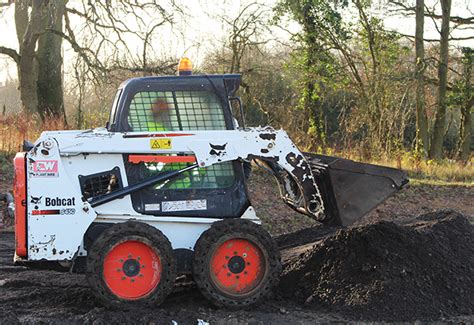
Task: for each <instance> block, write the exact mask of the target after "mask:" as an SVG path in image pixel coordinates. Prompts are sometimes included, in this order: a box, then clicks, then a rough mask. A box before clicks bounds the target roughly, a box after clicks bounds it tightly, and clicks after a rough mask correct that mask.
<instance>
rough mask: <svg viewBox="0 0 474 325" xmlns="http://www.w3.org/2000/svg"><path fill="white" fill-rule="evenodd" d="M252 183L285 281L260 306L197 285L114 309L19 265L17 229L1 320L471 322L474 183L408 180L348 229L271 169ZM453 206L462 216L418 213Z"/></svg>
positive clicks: (3, 273)
mask: <svg viewBox="0 0 474 325" xmlns="http://www.w3.org/2000/svg"><path fill="white" fill-rule="evenodd" d="M0 187H3V188H5V187H9V184H6V183H5V182H3V183H2V184H0ZM0 190H1V189H0ZM249 190H250V192H251V197H252V199H253V203H254V205H255V206H256V209H257V212H258V213H259V216H261V218H262V219H263V221H264V226H265V227H266V228H267V229H268V230H269V231H270V232H271V233H272V234H273V235H274V236H275V237H276V239H277V242H278V244H279V246H280V248H281V250H282V256H283V262H284V271H283V275H282V281H281V284H280V286H279V288H278V289H277V290H276V291H275V293H274V295H273V296H272V297H271V298H270V299H267V300H266V301H264V302H263V303H262V304H261V305H259V306H257V307H253V308H250V309H248V310H241V311H237V312H236V311H228V310H222V309H216V308H214V307H213V306H212V305H210V304H209V303H208V302H206V300H205V299H204V298H203V297H202V296H201V295H200V293H199V292H198V290H196V289H195V288H194V287H193V286H192V285H191V286H189V287H186V288H185V289H183V288H180V289H177V290H176V292H174V293H173V294H172V295H171V296H170V297H168V299H167V301H166V302H165V303H164V304H163V305H161V306H160V307H157V308H153V309H139V310H130V311H123V310H121V311H115V310H107V309H105V308H103V307H101V306H100V304H99V303H98V301H96V300H95V298H94V297H93V296H92V294H91V292H90V290H89V288H88V286H87V283H86V281H85V279H84V277H83V275H80V274H69V273H64V272H55V271H46V270H31V269H27V268H25V267H18V266H13V265H12V254H13V248H14V236H13V234H12V233H11V232H5V231H3V232H0V323H2V324H3V323H6V324H12V323H16V322H27V323H30V322H32V323H38V322H48V323H64V322H67V323H91V324H106V323H107V324H108V323H159V324H162V323H164V324H166V323H172V321H173V320H174V321H176V322H178V324H196V323H197V320H198V319H202V320H205V321H207V322H211V323H221V324H240V323H252V324H259V323H265V324H266V323H269V324H270V323H278V324H285V323H291V324H293V323H321V322H330V321H360V320H362V321H414V320H422V321H426V322H431V321H435V320H437V321H454V322H460V321H461V322H467V323H470V322H474V296H473V293H474V284H473V281H474V269H473V265H474V260H473V259H474V244H473V241H472V238H473V237H472V236H473V234H474V232H473V229H472V222H473V221H474V220H473V216H474V206H473V204H472V202H474V188H473V187H460V186H434V185H420V184H418V185H414V186H410V187H408V188H406V189H405V190H404V191H402V192H400V193H399V194H398V195H396V196H395V197H393V198H391V199H389V200H388V201H387V202H386V203H384V204H383V205H382V206H380V207H379V208H378V209H377V210H376V211H374V212H372V213H371V214H370V215H368V216H366V217H364V218H363V219H362V220H360V222H359V223H358V224H357V225H356V226H355V227H352V228H350V229H347V230H338V229H336V228H330V229H327V228H322V227H319V226H318V225H317V223H315V222H312V221H311V220H308V219H307V218H306V217H303V216H301V215H298V214H296V213H293V212H292V211H291V210H289V209H288V208H287V207H286V206H285V205H284V204H283V203H280V201H278V197H277V196H278V195H277V189H276V187H275V186H273V183H272V182H271V180H270V179H269V178H268V177H266V176H263V175H261V174H256V175H254V177H253V181H252V183H251V184H250V185H249ZM446 207H447V208H454V209H456V210H458V211H459V212H461V213H462V215H461V214H458V213H455V212H452V211H444V212H443V211H441V212H436V213H434V214H428V215H425V216H422V217H420V216H419V215H420V214H424V213H427V212H430V211H438V210H439V209H440V208H446ZM282 234H286V235H283V236H279V235H282Z"/></svg>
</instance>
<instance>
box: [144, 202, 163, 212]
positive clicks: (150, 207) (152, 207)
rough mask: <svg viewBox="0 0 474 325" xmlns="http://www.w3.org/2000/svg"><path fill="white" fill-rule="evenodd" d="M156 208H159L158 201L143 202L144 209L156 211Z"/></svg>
mask: <svg viewBox="0 0 474 325" xmlns="http://www.w3.org/2000/svg"><path fill="white" fill-rule="evenodd" d="M158 210H160V204H159V203H150V204H145V211H158Z"/></svg>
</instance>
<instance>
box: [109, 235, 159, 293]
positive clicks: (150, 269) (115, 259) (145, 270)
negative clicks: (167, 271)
mask: <svg viewBox="0 0 474 325" xmlns="http://www.w3.org/2000/svg"><path fill="white" fill-rule="evenodd" d="M161 273H162V265H161V258H160V255H158V254H157V251H155V250H154V249H153V248H152V247H150V246H149V245H148V244H145V243H143V242H140V241H136V240H129V241H125V242H122V243H120V244H118V245H116V246H115V247H113V248H112V249H111V250H110V251H109V252H108V253H107V255H106V257H105V259H104V273H103V274H104V280H105V283H106V284H107V286H108V288H109V289H110V291H111V292H112V293H113V294H115V295H116V296H118V297H120V298H122V299H126V300H136V299H140V298H143V297H146V296H147V295H148V294H149V293H150V292H152V291H153V290H154V289H155V288H156V287H157V286H158V283H159V282H160V279H161Z"/></svg>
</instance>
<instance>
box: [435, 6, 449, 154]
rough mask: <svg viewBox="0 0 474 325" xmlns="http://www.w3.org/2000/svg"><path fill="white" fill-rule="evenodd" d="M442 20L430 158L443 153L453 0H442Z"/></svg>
mask: <svg viewBox="0 0 474 325" xmlns="http://www.w3.org/2000/svg"><path fill="white" fill-rule="evenodd" d="M441 8H442V20H441V38H440V53H439V65H438V79H439V87H438V108H437V110H436V119H435V124H434V128H433V138H432V140H431V147H430V158H433V159H441V158H442V153H443V140H444V134H445V124H446V87H447V82H448V54H449V53H448V51H449V49H448V46H449V18H450V13H451V0H441Z"/></svg>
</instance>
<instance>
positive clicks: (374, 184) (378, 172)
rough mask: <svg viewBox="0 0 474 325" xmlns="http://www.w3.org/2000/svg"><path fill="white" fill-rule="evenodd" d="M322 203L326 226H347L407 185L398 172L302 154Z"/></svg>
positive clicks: (380, 167) (404, 177)
mask: <svg viewBox="0 0 474 325" xmlns="http://www.w3.org/2000/svg"><path fill="white" fill-rule="evenodd" d="M304 155H305V157H306V159H307V160H308V162H309V163H310V165H311V167H312V169H313V176H314V177H315V178H316V181H317V184H318V186H319V187H320V190H321V192H322V193H321V195H322V197H323V201H324V203H325V212H326V219H325V221H323V222H324V223H325V224H328V225H339V226H348V225H351V224H352V223H354V222H355V221H356V220H358V219H360V218H361V217H363V216H364V215H366V214H367V213H368V212H370V211H371V210H372V209H374V208H375V207H377V206H378V205H379V204H381V203H382V202H383V201H385V200H386V199H387V198H389V197H390V196H392V195H393V194H395V193H396V192H397V191H399V190H400V189H401V188H402V187H403V186H404V185H406V184H407V183H408V177H407V175H406V173H405V172H404V171H402V170H399V169H395V168H390V167H383V166H377V165H372V164H364V163H360V162H355V161H352V160H349V159H343V158H337V157H330V156H323V155H318V154H312V153H304Z"/></svg>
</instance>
